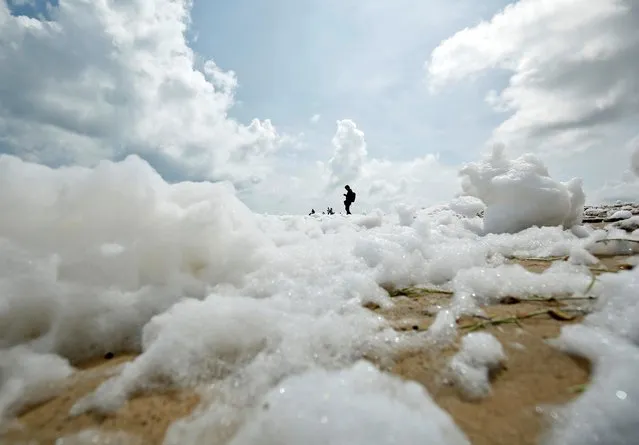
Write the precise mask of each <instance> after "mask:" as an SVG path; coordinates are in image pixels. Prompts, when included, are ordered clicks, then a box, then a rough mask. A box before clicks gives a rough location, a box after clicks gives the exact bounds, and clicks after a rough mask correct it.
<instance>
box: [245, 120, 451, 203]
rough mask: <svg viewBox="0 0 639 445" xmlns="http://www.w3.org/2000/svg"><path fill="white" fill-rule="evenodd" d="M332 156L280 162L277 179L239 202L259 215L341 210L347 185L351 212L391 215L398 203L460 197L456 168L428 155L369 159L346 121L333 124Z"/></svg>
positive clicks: (353, 126) (270, 179)
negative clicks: (354, 197)
mask: <svg viewBox="0 0 639 445" xmlns="http://www.w3.org/2000/svg"><path fill="white" fill-rule="evenodd" d="M333 147H334V152H333V156H332V157H331V158H330V159H329V160H328V161H327V162H317V163H314V164H308V163H307V164H300V163H299V162H296V160H295V159H289V160H285V159H279V161H278V164H277V171H278V174H277V175H271V176H269V177H268V178H267V179H266V180H265V181H264V183H263V184H261V186H262V187H261V190H260V192H259V194H256V193H252V192H250V191H247V192H245V193H241V197H242V199H243V200H245V202H247V204H248V205H249V206H250V207H252V208H254V209H256V210H257V211H263V212H272V211H273V210H274V209H277V210H276V211H277V213H304V212H309V211H310V210H311V208H314V209H315V210H316V211H322V210H325V209H326V208H327V207H333V209H334V210H335V211H337V212H339V211H343V210H344V208H343V201H344V199H343V193H344V190H343V189H342V187H343V186H344V185H345V184H347V183H348V184H349V185H350V186H351V187H352V188H353V190H354V191H355V192H356V193H357V200H356V202H355V204H354V205H353V208H352V210H353V212H354V213H361V212H368V211H370V210H373V209H376V208H379V209H382V210H385V211H392V210H393V209H394V208H395V206H396V205H398V204H409V205H412V206H417V207H428V206H431V205H433V204H436V203H442V202H445V201H447V200H449V199H450V198H452V197H454V195H455V194H456V193H459V192H461V179H460V178H459V176H458V171H457V169H456V168H455V167H451V166H447V165H444V164H442V163H441V162H440V160H439V157H438V156H437V155H434V154H426V155H424V156H421V157H419V158H416V159H412V160H407V161H391V160H387V159H379V158H371V157H369V155H368V151H367V148H366V137H365V134H364V132H363V131H362V130H360V129H358V128H357V125H356V123H355V122H353V121H352V120H350V119H344V120H341V121H337V130H336V133H335V136H334V137H333Z"/></svg>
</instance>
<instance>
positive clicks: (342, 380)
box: [230, 362, 470, 445]
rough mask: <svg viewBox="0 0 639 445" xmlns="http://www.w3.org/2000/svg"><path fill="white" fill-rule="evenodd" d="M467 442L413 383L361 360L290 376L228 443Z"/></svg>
mask: <svg viewBox="0 0 639 445" xmlns="http://www.w3.org/2000/svg"><path fill="white" fill-rule="evenodd" d="M424 438H427V439H428V443H432V444H440V445H462V444H464V445H465V444H469V443H470V442H469V441H468V439H466V437H465V436H464V434H463V433H462V432H461V430H459V428H458V427H457V426H456V425H455V424H454V422H453V421H452V419H451V417H450V416H449V415H448V414H447V413H446V412H444V411H443V410H442V409H440V408H439V407H437V405H436V404H435V403H434V402H433V400H432V399H431V398H430V396H429V395H428V393H426V391H425V390H424V389H423V388H422V387H421V386H420V385H418V384H417V383H413V382H403V381H402V380H400V379H399V378H397V377H394V376H390V375H388V374H384V373H381V372H380V371H378V370H377V369H376V368H375V367H373V366H372V365H370V364H368V363H365V362H359V363H356V364H355V365H353V366H352V367H351V368H349V369H344V370H341V371H325V370H314V371H310V372H307V373H305V374H302V375H298V376H294V377H290V378H289V379H287V380H285V381H283V382H281V383H280V384H279V385H277V387H276V388H273V390H272V391H270V392H269V393H268V394H267V395H266V396H265V397H264V398H263V399H262V401H261V402H260V403H259V404H257V405H256V408H255V409H254V411H253V412H252V413H251V414H250V415H249V416H248V418H247V421H246V423H245V425H244V426H243V427H242V428H241V429H240V430H239V431H238V433H237V435H236V436H235V438H234V439H233V440H232V441H231V442H230V444H231V445H248V444H255V443H261V444H264V445H269V444H272V445H276V444H277V445H294V444H300V443H307V444H318V445H320V444H322V445H323V444H327V443H348V444H353V445H358V444H361V445H369V444H372V443H375V444H380V445H384V444H389V445H390V444H397V443H419V442H422V441H423V440H424Z"/></svg>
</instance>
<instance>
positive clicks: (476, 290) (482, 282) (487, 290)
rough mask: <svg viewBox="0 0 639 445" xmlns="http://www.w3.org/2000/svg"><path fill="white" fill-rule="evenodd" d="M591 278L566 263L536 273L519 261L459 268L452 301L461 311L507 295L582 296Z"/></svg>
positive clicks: (586, 270) (519, 296)
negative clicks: (516, 262) (495, 265)
mask: <svg viewBox="0 0 639 445" xmlns="http://www.w3.org/2000/svg"><path fill="white" fill-rule="evenodd" d="M591 280H592V278H591V275H590V273H589V271H588V269H587V268H584V267H580V266H576V265H571V264H569V263H563V264H562V263H555V264H553V265H552V266H551V267H549V268H548V269H546V270H545V271H544V272H542V273H540V274H538V273H533V272H530V271H528V270H526V269H525V268H524V267H523V266H521V265H519V264H504V265H501V266H498V267H493V268H486V267H475V268H471V269H465V270H462V271H460V272H459V273H458V274H457V275H456V276H455V278H454V280H453V289H454V290H455V297H454V304H455V307H456V308H457V309H458V310H459V311H460V312H461V313H464V312H472V311H473V310H474V309H476V308H478V307H480V306H485V305H488V304H491V303H495V302H497V301H499V300H500V299H501V298H504V297H508V296H517V297H518V298H522V299H526V298H531V297H545V298H550V297H553V296H555V297H556V296H560V295H583V293H584V292H585V291H586V289H588V287H589V285H590V283H591Z"/></svg>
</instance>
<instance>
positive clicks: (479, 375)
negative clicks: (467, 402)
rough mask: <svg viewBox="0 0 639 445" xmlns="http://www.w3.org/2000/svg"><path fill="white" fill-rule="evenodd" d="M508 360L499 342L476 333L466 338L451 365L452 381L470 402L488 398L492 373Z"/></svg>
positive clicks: (489, 336)
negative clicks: (490, 374)
mask: <svg viewBox="0 0 639 445" xmlns="http://www.w3.org/2000/svg"><path fill="white" fill-rule="evenodd" d="M505 360H506V354H504V349H503V347H502V346H501V343H499V340H497V339H496V338H495V337H494V336H493V335H491V334H488V333H486V332H472V333H470V334H467V335H465V336H464V337H463V338H462V344H461V348H460V349H459V352H458V353H457V354H455V355H454V356H453V358H452V359H451V361H450V363H449V368H450V370H451V371H452V373H451V375H452V380H453V382H454V383H455V384H456V385H457V386H458V387H459V389H460V390H461V391H462V393H463V394H464V396H466V397H467V398H469V399H481V398H485V397H488V396H489V395H490V393H491V389H490V380H489V373H490V372H491V371H494V370H496V369H498V368H499V367H500V366H501V365H502V363H503V362H504V361H505Z"/></svg>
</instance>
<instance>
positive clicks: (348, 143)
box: [328, 119, 368, 187]
mask: <svg viewBox="0 0 639 445" xmlns="http://www.w3.org/2000/svg"><path fill="white" fill-rule="evenodd" d="M333 147H334V152H333V157H332V158H331V159H330V160H329V161H328V170H329V173H330V180H329V186H330V187H336V186H338V185H340V184H346V183H348V182H350V181H353V180H356V179H357V178H358V177H359V175H360V173H361V171H362V166H363V165H364V162H365V161H366V157H367V156H368V151H367V150H366V139H365V138H364V132H363V131H362V130H360V129H358V128H357V125H356V124H355V122H353V121H352V120H350V119H344V120H340V121H337V131H336V133H335V136H334V137H333Z"/></svg>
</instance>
